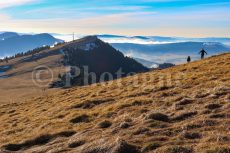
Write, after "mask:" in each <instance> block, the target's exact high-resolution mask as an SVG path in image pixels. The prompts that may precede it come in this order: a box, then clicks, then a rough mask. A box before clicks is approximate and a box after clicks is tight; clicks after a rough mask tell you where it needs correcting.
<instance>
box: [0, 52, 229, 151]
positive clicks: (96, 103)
mask: <svg viewBox="0 0 230 153" xmlns="http://www.w3.org/2000/svg"><path fill="white" fill-rule="evenodd" d="M54 57H56V55H55V56H54ZM229 61H230V53H226V54H222V55H218V56H214V57H210V58H207V59H204V60H201V61H196V62H191V63H189V64H183V65H179V66H175V67H172V68H169V69H165V70H158V71H153V72H146V73H141V74H137V75H134V76H129V77H126V78H122V79H118V80H114V81H109V82H105V83H98V84H93V85H90V86H84V87H74V88H70V89H62V90H58V91H56V90H55V91H53V90H51V91H50V90H48V91H50V92H46V94H44V95H37V96H34V97H30V98H27V99H25V100H23V101H20V100H18V101H15V102H12V103H7V104H1V105H0V110H1V112H0V122H1V124H0V131H1V132H0V144H1V152H13V151H18V152H20V153H21V152H73V153H76V152H80V153H81V152H82V153H96V152H98V153H99V152H100V153H107V152H108V153H109V152H111V153H129V152H130V153H138V152H157V153H158V152H159V153H162V152H165V153H178V152H180V153H190V152H199V153H203V152H204V153H228V152H230V148H229V143H230V137H229V135H230V133H229V131H230V119H229V118H230V114H229V112H230V104H229V103H230V86H229V84H230V79H229V76H230V69H229V68H230V62H229Z"/></svg>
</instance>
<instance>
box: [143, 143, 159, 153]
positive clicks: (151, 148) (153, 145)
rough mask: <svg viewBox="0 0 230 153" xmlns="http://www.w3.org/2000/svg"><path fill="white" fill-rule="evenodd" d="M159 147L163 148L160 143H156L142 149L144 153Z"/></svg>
mask: <svg viewBox="0 0 230 153" xmlns="http://www.w3.org/2000/svg"><path fill="white" fill-rule="evenodd" d="M159 147H161V145H160V144H159V143H156V142H153V143H149V144H147V145H146V146H145V147H144V148H143V149H142V153H145V152H149V151H153V150H156V149H157V148H159Z"/></svg>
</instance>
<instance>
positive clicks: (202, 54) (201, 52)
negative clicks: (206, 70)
mask: <svg viewBox="0 0 230 153" xmlns="http://www.w3.org/2000/svg"><path fill="white" fill-rule="evenodd" d="M199 54H200V55H201V59H203V58H204V54H206V55H207V54H208V53H207V52H206V51H205V50H204V48H203V49H202V50H201V51H200V52H199Z"/></svg>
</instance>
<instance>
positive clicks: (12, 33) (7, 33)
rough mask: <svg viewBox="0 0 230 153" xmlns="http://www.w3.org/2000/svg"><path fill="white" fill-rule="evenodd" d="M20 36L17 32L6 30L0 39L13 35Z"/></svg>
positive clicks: (0, 35)
mask: <svg viewBox="0 0 230 153" xmlns="http://www.w3.org/2000/svg"><path fill="white" fill-rule="evenodd" d="M17 36H19V35H18V34H17V33H16V32H4V33H1V34H0V40H5V39H8V38H11V37H17Z"/></svg>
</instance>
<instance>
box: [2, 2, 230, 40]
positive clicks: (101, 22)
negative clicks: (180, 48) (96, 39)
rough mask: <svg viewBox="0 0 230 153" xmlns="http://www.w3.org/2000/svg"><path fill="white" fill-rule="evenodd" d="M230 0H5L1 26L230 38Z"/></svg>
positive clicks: (27, 29) (20, 29) (21, 29)
mask: <svg viewBox="0 0 230 153" xmlns="http://www.w3.org/2000/svg"><path fill="white" fill-rule="evenodd" d="M229 27H230V2H229V0H88V1H87V0H7V1H5V0H0V31H17V32H34V33H41V32H49V33H63V34H68V33H72V32H75V33H78V34H105V33H107V34H121V35H161V36H185V37H230V29H229Z"/></svg>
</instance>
